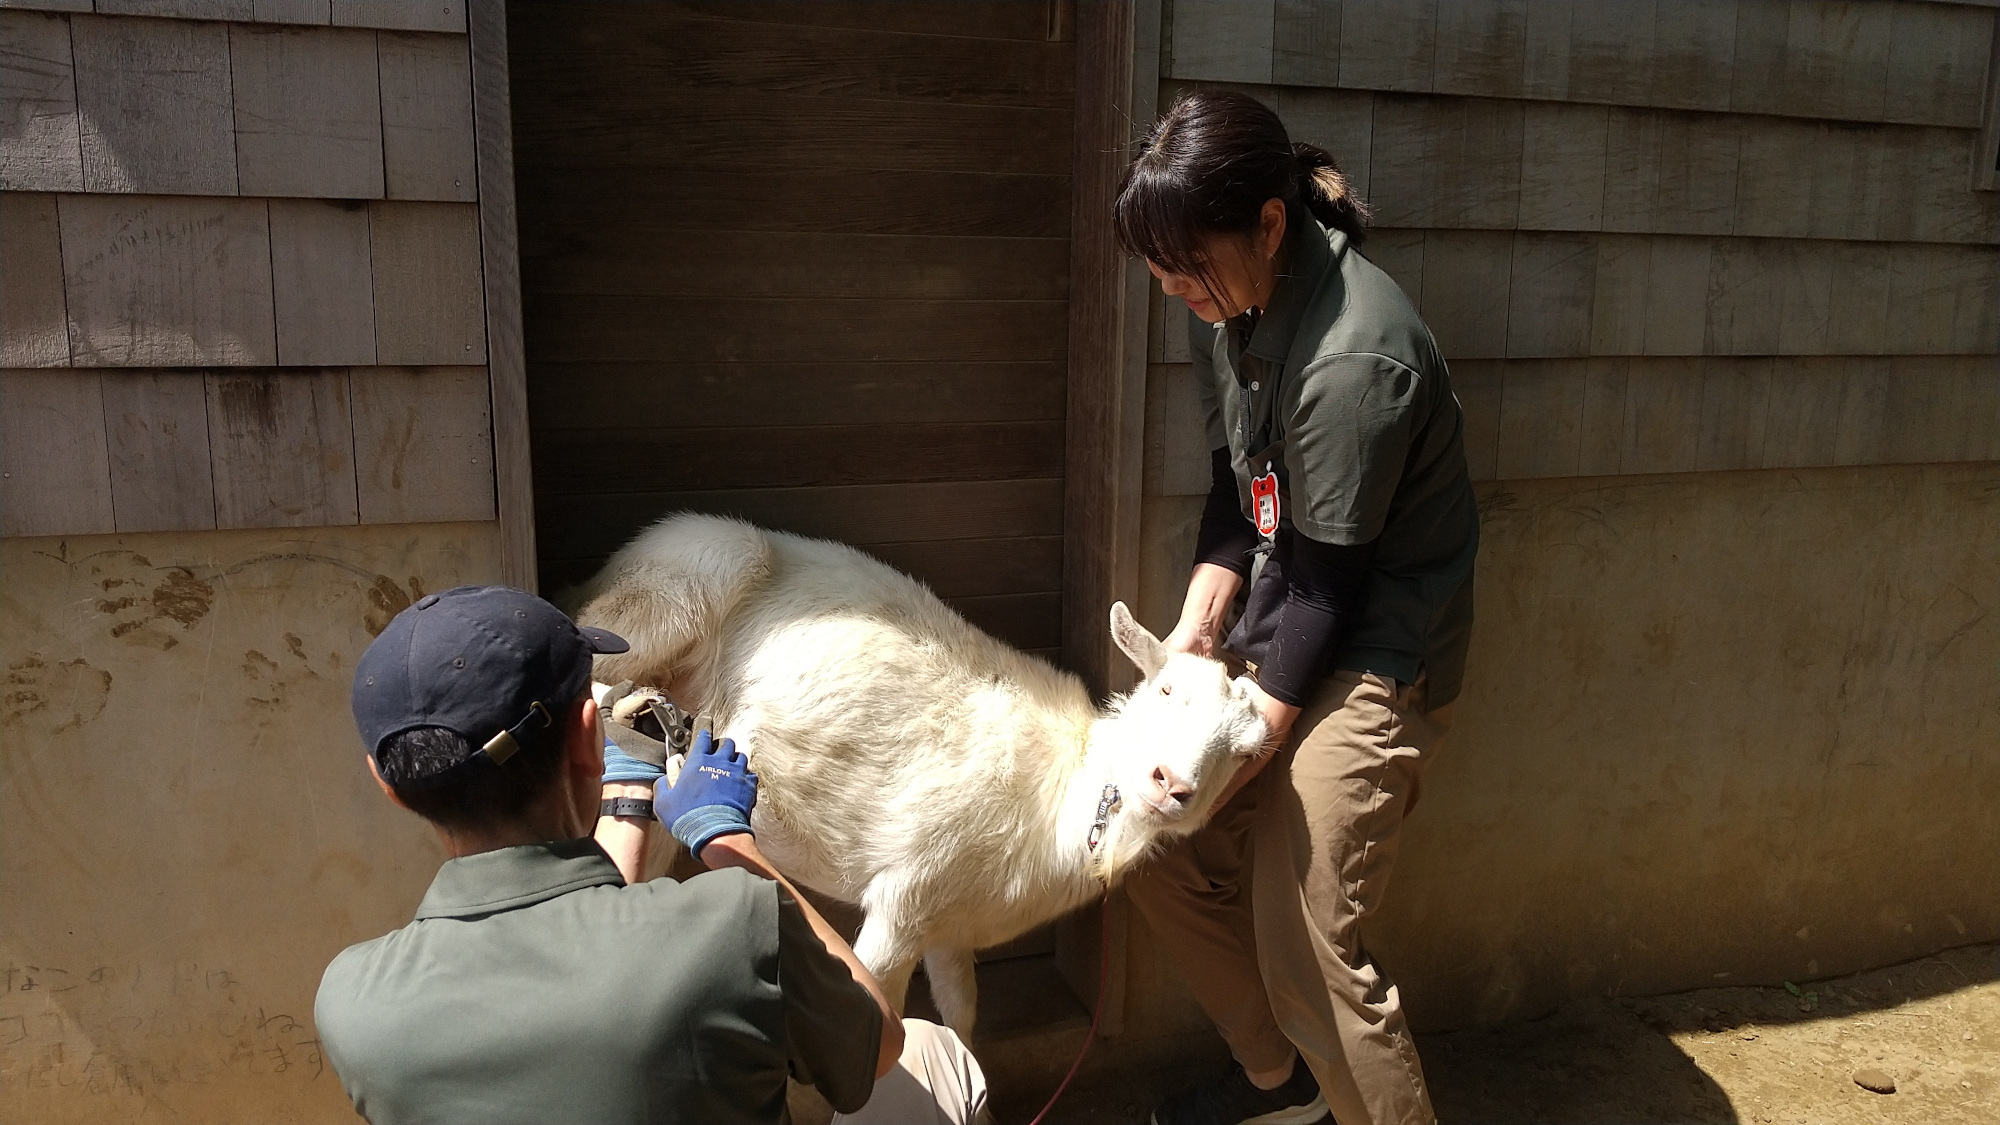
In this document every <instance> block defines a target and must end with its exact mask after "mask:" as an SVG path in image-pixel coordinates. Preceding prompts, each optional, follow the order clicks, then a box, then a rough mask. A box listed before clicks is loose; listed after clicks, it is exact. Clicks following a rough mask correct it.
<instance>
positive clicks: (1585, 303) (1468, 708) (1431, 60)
mask: <svg viewBox="0 0 2000 1125" xmlns="http://www.w3.org/2000/svg"><path fill="white" fill-rule="evenodd" d="M1994 19H1995V13H1994V12H1993V10H1992V9H1991V8H1990V7H1975V6H1962V5H1949V4H1927V3H1887V2H1867V3H1856V4H1847V5H1824V4H1812V3H1789V4H1788V3H1785V2H1782V0H1730V2H1724V3H1719V4H1702V5H1692V4H1690V5H1681V4H1667V3H1661V4H1658V5H1654V4H1602V5H1599V4H1590V5H1585V4H1581V3H1578V4H1570V3H1563V2H1544V0H1530V2H1528V3H1525V4H1523V3H1517V2H1504V0H1439V2H1438V3H1436V4H1434V5H1433V4H1430V3H1424V4H1415V5H1412V4H1388V3H1374V2H1370V0H1277V2H1276V3H1271V2H1264V3H1255V2H1244V3H1213V2H1205V0H1168V2H1167V3H1166V4H1165V5H1164V16H1163V19H1162V23H1163V25H1164V28H1165V30H1164V32H1163V36H1162V42H1161V44H1160V50H1161V73H1162V75H1163V79H1162V90H1161V105H1162V107H1164V106H1165V105H1166V104H1167V103H1168V101H1169V100H1170V99H1171V97H1172V96H1173V94H1174V93H1176V92H1177V91H1178V90H1180V89H1184V88H1187V87H1189V86H1199V85H1226V86H1229V87H1231V88H1235V89H1241V90H1244V91H1246V92H1249V93H1251V94H1253V95H1255V96H1257V97H1260V98H1262V99H1264V100H1265V101H1266V103H1267V104H1269V105H1271V106H1273V108H1275V109H1277V110H1278V112H1279V114H1280V116H1281V117H1283V118H1284V119H1285V120H1286V123H1287V126H1288V128H1289V129H1290V130H1291V131H1292V134H1293V137H1294V139H1297V140H1309V141H1313V142H1316V143H1319V144H1322V145H1325V146H1326V147H1328V148H1330V149H1331V150H1332V151H1333V152H1334V154H1335V155H1336V156H1337V157H1338V158H1339V159H1340V160H1341V161H1342V162H1343V164H1344V165H1345V166H1346V168H1347V169H1348V171H1349V172H1350V174H1351V175H1352V176H1353V178H1354V180H1355V181H1356V183H1357V184H1358V185H1360V186H1361V187H1362V190H1363V191H1364V193H1365V194H1367V195H1368V196H1369V198H1370V200H1371V202H1372V203H1373V204H1374V205H1375V207H1376V209H1377V226H1376V230H1375V231H1374V232H1373V233H1372V234H1371V236H1370V239H1369V241H1368V243H1367V244H1366V245H1365V246H1364V248H1363V249H1364V251H1365V252H1366V253H1367V254H1368V255H1369V256H1370V257H1371V259H1373V260H1375V261H1376V262H1377V263H1378V264H1380V265H1382V266H1383V267H1384V268H1385V269H1386V270H1388V271H1389V273H1390V274H1391V275H1392V276H1394V277H1395V278H1396V279H1397V280H1398V282H1399V283H1400V284H1402V285H1403V287H1404V289H1405V290H1406V291H1407V292H1408V293H1409V294H1410V295H1411V297H1412V299H1413V300H1415V301H1416V302H1417V303H1418V305H1419V307H1420V309H1421V310H1422V311H1423V313H1424V315H1425V317H1426V319H1427V320H1428V321H1429V322H1430V324H1431V326H1432V328H1433V330H1434V331H1435V332H1436V333H1437V335H1438V337H1439V341H1440V344H1441V346H1442V347H1443V349H1444V351H1445V354H1446V356H1447V358H1448V359H1449V360H1450V362H1451V367H1452V372H1453V379H1454V384H1455V386H1456V389H1457V391H1458V395H1459V399H1460V401H1461V403H1462V404H1463V406H1464V408H1465V414H1466V425H1467V436H1466V447H1467V455H1468V459H1469V460H1470V462H1471V469H1472V473H1473V477H1474V480H1475V482H1476V487H1477V488H1478V490H1479V493H1480V497H1481V509H1482V514H1483V527H1484V539H1483V542H1482V548H1481V558H1480V564H1479V565H1480V571H1479V578H1478V623H1477V625H1476V627H1475V632H1474V639H1473V648H1472V654H1471V664H1470V668H1469V670H1468V673H1467V688H1466V693H1465V695H1464V696H1463V697H1462V698H1461V700H1460V702H1459V703H1458V705H1457V707H1456V712H1457V715H1456V719H1455V729H1454V733H1453V735H1452V737H1451V740H1450V742H1449V743H1448V744H1447V747H1446V750H1445V751H1444V753H1443V754H1442V755H1441V756H1440V757H1439V758H1438V759H1437V760H1436V762H1435V764H1434V767H1433V769H1432V772H1431V773H1430V775H1429V777H1428V779H1427V781H1426V790H1425V794H1424V797H1423V800H1422V807H1421V808H1420V809H1419V811H1418V812H1417V813H1416V815H1415V816H1414V818H1413V819H1412V820H1411V822H1410V824H1409V827H1408V833H1409V835H1408V837H1407V848H1406V851H1405V853H1404V856H1403V858H1402V860H1401V863H1400V867H1399V870H1398V872H1397V874H1396V877H1395V880H1394V882H1393V884H1392V889H1391V891H1390V893H1389V900H1388V906H1387V910H1386V914H1385V917H1384V918H1383V920H1382V923H1381V925H1380V926H1379V927H1378V929H1377V932H1375V933H1373V934H1370V935H1368V937H1369V940H1370V942H1371V944H1372V945H1373V946H1374V947H1375V948H1376V949H1377V950H1379V952H1380V953H1381V955H1382V957H1383V958H1384V960H1385V961H1386V962H1388V964H1389V965H1390V966H1391V968H1392V970H1393V971H1394V972H1395V973H1396V975H1397V977H1398V979H1399V980H1400V982H1401V983H1402V984H1403V985H1404V992H1405V996H1406V998H1407V1000H1408V1003H1409V1005H1410V1008H1411V1012H1412V1015H1413V1018H1414V1019H1415V1020H1416V1021H1417V1022H1418V1024H1419V1026H1425V1027H1440V1026H1453V1025H1463V1024H1468V1023H1479V1022H1488V1021H1495V1020H1501V1019H1507V1018H1512V1017H1519V1016H1524V1015H1530V1014H1534V1013H1537V1012H1540V1011H1545V1010H1547V1009H1548V1008H1550V1007H1551V1006H1553V1005H1554V1004H1556V1003H1559V1002H1560V1001H1561V1000H1562V999H1564V998H1565V997H1570V996H1576V995H1583V994H1593V993H1600V994H1601V993H1607V992H1612V993H1628V994H1630V993H1640V992H1660V991H1671V990H1676V989H1684V988H1691V987H1696V986H1700V985H1708V984H1712V983H1714V982H1716V981H1718V980H1727V981H1731V982H1734V983H1746V982H1759V983H1774V982H1777V981H1780V980H1787V979H1789V980H1799V979H1808V978H1812V977H1816V976H1825V975H1832V974H1835V973H1840V972H1846V971H1849V970H1852V969H1856V968H1860V967H1864V966H1869V965H1879V964H1885V963H1889V962H1893V961H1897V960H1900V959H1904V958H1908V957H1912V956H1917V955H1920V954H1923V953H1926V952H1930V951H1933V950H1936V949H1939V948H1942V947H1945V946H1949V945H1953V944H1959V943H1967V942H1973V941H1988V940H1992V939H1993V938H1994V937H1995V936H1996V935H2000V900H1996V899H1995V896H1994V895H1993V887H1994V886H1996V885H2000V883H1996V878H1997V877H2000V812H1996V809H2000V755H1996V754H1995V753H1994V750H1993V747H1994V745H1995V738H1996V733H2000V731H1996V721H1995V712H1996V704H2000V683H1996V681H1995V679H1994V676H1993V674H1992V670H1993V658H1994V653H1995V651H1996V640H2000V635H1996V626H1995V624H1994V622H1993V617H1992V610H1993V603H1994V599H1995V591H1996V588H2000V583H1996V579H2000V538H1997V537H1996V531H2000V528H1996V526H1995V521H1996V516H1997V515H2000V513H1996V496H1995V491H1996V490H1995V482H1996V479H2000V478H1996V465H1995V458H1996V457H2000V361H1996V359H1995V357H1994V353H1995V351H1996V350H2000V321H1996V319H1995V318H1996V317H2000V250H1996V245H1995V244H1996V241H2000V195H1996V194H1995V193H1994V192H1992V191H1990V190H1975V182H1976V177H1975V173H1976V172H1977V171H1978V169H1977V167H1976V166H1975V160H1974V157H1973V154H1974V153H1975V152H1983V151H1989V150H1987V149H1983V148H1981V147H1980V146H1981V145H1982V144H1985V143H1987V141H1990V130H1991V123H1990V122H1988V123H1987V125H1988V134H1987V137H1986V140H1985V141H1982V139H1981V132H1980V126H1981V124H1982V118H1981V111H1980V105H1981V101H1982V98H1986V97H1988V93H1987V91H1988V90H1989V87H1990V85H1991V83H1992V82H1993V75H1992V72H1991V70H1990V69H1989V66H1990V62H1989V59H1990V54H1991V50H1990V44H1992V43H1993V42H1994V36H1993V29H1994ZM1842 43H1845V44H1849V46H1846V47H1842V46H1839V44H1842ZM1862 43H1865V44H1866V45H1867V49H1866V50H1863V49H1861V48H1860V46H1856V44H1862ZM1918 152H1928V153H1931V154H1932V155H1930V156H1926V157H1921V158H1919V157H1917V156H1916V155H1915V154H1916V153H1918ZM1918 262H1923V263H1926V264H1924V265H1921V266H1919V265H1917V264H1916V263H1918ZM1898 263H1901V264H1900V265H1899V264H1898ZM1155 302H1156V303H1155V308H1154V310H1153V312H1152V314H1151V319H1152V323H1153V329H1154V332H1155V340H1154V345H1153V346H1154V352H1153V366H1152V368H1151V373H1150V378H1149V381H1148V396H1147V461H1146V494H1147V499H1146V506H1145V516H1144V525H1145V531H1144V538H1145V543H1146V548H1145V550H1146V554H1145V556H1144V559H1143V561H1142V589H1143V596H1142V598H1141V602H1142V604H1141V617H1142V618H1143V619H1144V620H1145V621H1146V622H1147V623H1148V624H1149V625H1151V626H1153V627H1155V628H1166V627H1169V626H1171V624H1172V622H1173V620H1174V617H1175V615H1176V614H1177V612H1178V609H1179V605H1180V599H1181V593H1182V590H1183V589H1184V585H1185V581H1186V573H1187V567H1188V558H1189V556H1190V553H1191V550H1192V544H1193V535H1194V526H1195V521H1196V519H1197V518H1198V514H1199V509H1200V504H1201V499H1200V494H1201V493H1202V492H1204V491H1205V490H1206V486H1207V480H1206V476H1207V465H1206V450H1205V448H1203V447H1204V445H1205V442H1204V440H1203V435H1202V432H1201V429H1200V423H1199V418H1198V417H1197V416H1196V411H1197V408H1196V406H1195V402H1194V395H1193V391H1192V386H1191V380H1190V379H1189V377H1188V369H1187V367H1186V366H1185V363H1186V357H1185V344H1184V343H1183V342H1182V340H1183V332H1182V329H1181V324H1182V318H1183V317H1184V315H1185V314H1184V313H1183V312H1182V311H1181V309H1180V308H1179V307H1178V305H1177V304H1175V303H1172V302H1167V303H1164V304H1163V303H1161V302H1160V301H1159V299H1158V297H1157V295H1156V298H1155ZM1129 963H1130V970H1129V979H1128V981H1127V985H1128V997H1129V1004H1130V1007H1129V1008H1128V1012H1127V1017H1128V1018H1127V1027H1128V1028H1129V1029H1131V1030H1132V1031H1133V1032H1134V1033H1135V1034H1139V1035H1161V1036H1166V1035H1173V1034H1177V1033H1180V1032H1185V1031H1188V1030H1191V1029H1197V1028H1200V1027H1202V1026H1204V1024H1205V1021H1203V1020H1202V1018H1201V1016H1200V1014H1199V1012H1198V1011H1196V1010H1195V1009H1194V1008H1193V1006H1192V1005H1191V1004H1189V1003H1188V1002H1187V1000H1186V997H1185V994H1184V993H1183V992H1182V991H1181V989H1180V986H1179V983H1178V980H1177V978H1176V976H1175V974H1174V972H1173V970H1172V968H1171V966H1170V965H1169V964H1168V963H1167V962H1166V961H1165V959H1164V956H1163V954H1162V952H1161V951H1160V949H1159V948H1158V944H1157V938H1156V937H1155V936H1154V935H1151V934H1150V933H1148V932H1147V931H1146V929H1145V926H1144V922H1143V920H1142V919H1137V918H1134V919H1133V938H1132V946H1131V950H1130V962H1129Z"/></svg>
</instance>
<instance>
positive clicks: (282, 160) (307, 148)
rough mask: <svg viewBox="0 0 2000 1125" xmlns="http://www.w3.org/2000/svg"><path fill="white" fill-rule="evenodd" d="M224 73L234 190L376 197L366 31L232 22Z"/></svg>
mask: <svg viewBox="0 0 2000 1125" xmlns="http://www.w3.org/2000/svg"><path fill="white" fill-rule="evenodd" d="M229 65H230V81H231V83H232V93H233V96H234V100H235V106H236V178H237V182H238V185H239V190H241V191H242V192H243V193H244V194H245V195H303V196H315V197H319V198H332V199H379V198H381V197H382V146H383V136H382V101H381V97H380V94H379V89H380V80H379V79H378V77H377V71H376V64H375V33H374V32H372V31H352V30H347V29H336V28H299V27H265V26H260V25H257V24H236V25H233V26H231V27H230V29H229Z"/></svg>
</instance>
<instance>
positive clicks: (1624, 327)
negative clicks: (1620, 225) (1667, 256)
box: [1590, 234, 1653, 355]
mask: <svg viewBox="0 0 2000 1125" xmlns="http://www.w3.org/2000/svg"><path fill="white" fill-rule="evenodd" d="M1652 260H1653V240H1652V239H1650V238H1648V237H1646V236H1644V235H1636V234H1606V235H1599V236H1598V239H1597V272H1596V274H1595V275H1594V276H1595V277H1596V283H1595V287H1594V291H1593V293H1592V295H1591V301H1590V350H1591V353H1592V354H1594V355H1639V354H1641V353H1643V352H1644V351H1645V350H1646V304H1647V281H1648V279H1649V278H1650V277H1651V276H1652Z"/></svg>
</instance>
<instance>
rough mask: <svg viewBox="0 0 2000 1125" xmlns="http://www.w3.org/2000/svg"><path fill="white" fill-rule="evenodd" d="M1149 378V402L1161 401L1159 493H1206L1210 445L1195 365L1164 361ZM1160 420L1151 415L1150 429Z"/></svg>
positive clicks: (1189, 494) (1174, 494)
mask: <svg viewBox="0 0 2000 1125" xmlns="http://www.w3.org/2000/svg"><path fill="white" fill-rule="evenodd" d="M1157 371H1158V374H1159V378H1157V379H1149V380H1148V389H1147V393H1146V403H1147V406H1148V408H1149V409H1150V408H1151V407H1152V405H1153V403H1154V402H1155V401H1157V402H1158V403H1159V417H1158V422H1157V426H1158V428H1159V435H1160V475H1159V477H1158V478H1157V479H1158V481H1159V485H1158V488H1157V490H1156V491H1155V493H1154V494H1155V495H1159V496H1203V495H1206V494H1207V493H1208V486H1209V473H1210V464H1209V460H1210V458H1209V444H1208V428H1207V425H1206V421H1207V420H1206V419H1205V418H1204V417H1203V416H1202V410H1201V395H1200V393H1199V390H1198V389H1197V388H1196V386H1195V381H1194V368H1193V367H1192V366H1182V365H1179V364H1172V365H1168V364H1162V365H1161V366H1160V367H1159V368H1158V369H1157ZM1155 424H1156V423H1155V422H1154V421H1153V420H1152V419H1151V418H1149V419H1148V421H1147V425H1148V428H1151V427H1152V426H1154V425H1155Z"/></svg>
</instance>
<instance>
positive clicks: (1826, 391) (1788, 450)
mask: <svg viewBox="0 0 2000 1125" xmlns="http://www.w3.org/2000/svg"><path fill="white" fill-rule="evenodd" d="M1843 389H1844V388H1843V387H1842V380H1841V377H1840V370H1839V366H1838V364H1837V363H1830V362H1829V361H1827V360H1823V359H1813V358H1803V357H1794V356H1780V357H1779V358H1777V359H1776V360H1773V361H1772V364H1771V397H1770V408H1769V409H1768V410H1767V411H1766V413H1765V421H1764V449H1763V455H1762V458H1761V461H1762V467H1763V468H1766V469H1805V468H1812V467H1815V466H1820V465H1831V464H1834V463H1835V456H1834V443H1835V441H1836V440H1838V438H1839V434H1840V405H1841V396H1842V391H1843Z"/></svg>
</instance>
